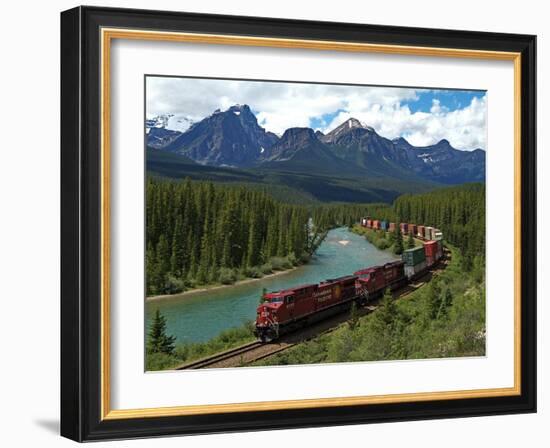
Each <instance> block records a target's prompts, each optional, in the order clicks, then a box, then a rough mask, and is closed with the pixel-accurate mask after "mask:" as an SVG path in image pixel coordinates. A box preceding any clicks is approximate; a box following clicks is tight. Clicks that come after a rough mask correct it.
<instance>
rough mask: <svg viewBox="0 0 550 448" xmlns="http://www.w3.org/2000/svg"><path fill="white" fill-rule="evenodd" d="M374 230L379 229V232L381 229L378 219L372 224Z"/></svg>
mask: <svg viewBox="0 0 550 448" xmlns="http://www.w3.org/2000/svg"><path fill="white" fill-rule="evenodd" d="M372 228H373V229H377V230H379V229H380V221H378V219H375V220H374V221H373V222H372Z"/></svg>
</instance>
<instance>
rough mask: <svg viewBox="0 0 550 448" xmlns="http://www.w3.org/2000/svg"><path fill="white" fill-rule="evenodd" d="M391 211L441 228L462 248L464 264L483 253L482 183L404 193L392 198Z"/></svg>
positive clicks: (444, 233)
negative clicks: (419, 192)
mask: <svg viewBox="0 0 550 448" xmlns="http://www.w3.org/2000/svg"><path fill="white" fill-rule="evenodd" d="M393 211H394V216H395V217H397V218H398V219H399V220H401V221H403V222H411V223H418V224H425V225H428V226H434V227H437V228H439V229H441V230H442V232H443V235H444V238H445V239H446V240H447V241H449V242H451V243H452V244H453V245H455V246H456V247H458V248H459V249H460V250H461V252H462V256H463V257H464V264H465V267H466V268H469V267H471V265H472V263H474V262H475V259H476V257H482V258H484V257H485V184H465V185H461V186H459V187H450V188H444V189H441V190H436V191H432V192H430V193H425V194H419V195H411V194H406V195H403V196H400V197H399V198H397V199H396V200H395V202H394V204H393ZM397 218H396V219H397Z"/></svg>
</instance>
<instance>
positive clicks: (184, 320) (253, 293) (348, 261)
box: [145, 227, 396, 343]
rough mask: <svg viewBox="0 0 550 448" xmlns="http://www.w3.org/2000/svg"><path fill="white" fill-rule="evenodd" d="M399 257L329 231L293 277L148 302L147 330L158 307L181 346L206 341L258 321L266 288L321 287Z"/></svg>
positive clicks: (344, 233) (358, 238) (346, 232)
mask: <svg viewBox="0 0 550 448" xmlns="http://www.w3.org/2000/svg"><path fill="white" fill-rule="evenodd" d="M395 259H396V257H395V256H394V255H392V254H390V253H389V252H384V251H381V250H378V249H377V248H376V247H374V246H373V245H372V244H370V243H369V242H368V241H366V240H365V238H364V237H361V236H359V235H356V234H354V233H352V232H350V231H349V230H348V229H347V228H344V227H340V228H337V229H333V230H331V231H330V232H329V233H328V235H327V237H326V239H325V240H324V241H323V243H322V244H321V245H320V246H319V248H318V249H317V252H316V253H315V255H314V256H313V257H312V258H311V260H310V262H309V263H308V264H305V265H303V266H300V267H298V268H297V269H295V270H293V271H289V272H288V273H284V274H281V275H278V276H275V277H271V278H266V279H260V280H257V281H254V282H250V283H246V284H241V285H233V286H228V287H226V288H220V289H217V290H212V291H204V292H200V293H196V294H193V295H179V296H178V295H174V296H171V297H168V298H162V299H157V300H154V301H150V302H147V303H146V305H145V306H146V308H145V311H146V316H147V328H149V324H150V320H151V318H152V316H153V314H154V312H155V311H156V309H157V308H158V309H160V312H161V313H162V314H163V315H164V316H165V317H166V321H167V333H168V334H171V335H174V336H175V337H176V342H177V343H181V342H202V341H207V340H209V339H211V338H213V337H215V336H217V335H218V334H219V333H220V332H222V331H223V330H226V329H228V328H231V327H237V326H240V325H242V324H243V323H244V322H245V321H247V320H253V319H255V317H256V306H257V305H258V302H259V299H260V295H261V294H262V290H263V288H266V289H267V291H275V290H279V289H284V288H289V287H292V286H295V285H300V284H306V283H318V282H320V281H321V280H325V279H327V278H334V277H339V276H342V275H347V274H352V273H353V272H354V271H357V270H358V269H362V268H365V267H369V266H375V265H378V264H383V263H386V262H388V261H392V260H395Z"/></svg>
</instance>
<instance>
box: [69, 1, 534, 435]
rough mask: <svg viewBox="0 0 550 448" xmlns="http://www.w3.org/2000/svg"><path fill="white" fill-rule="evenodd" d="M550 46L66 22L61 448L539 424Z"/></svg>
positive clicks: (92, 19)
mask: <svg viewBox="0 0 550 448" xmlns="http://www.w3.org/2000/svg"><path fill="white" fill-rule="evenodd" d="M535 43H536V38H535V36H529V35H515V34H496V33H482V32H472V31H449V30H436V29H418V28H403V27H392V26H372V25H360V24H349V23H328V22H310V21H293V20H280V19H267V18H252V17H232V16H216V15H203V14H189V13H175V12H161V11H142V10H123V9H109V8H95V7H79V8H75V9H72V10H69V11H65V12H63V13H62V14H61V61H62V65H61V83H62V84H61V105H62V116H61V130H62V141H61V170H62V191H61V199H62V216H61V222H62V228H61V232H62V233H61V235H62V248H61V249H62V262H61V270H62V297H61V302H62V307H61V309H62V329H61V349H62V365H61V368H62V369H61V370H62V377H61V386H62V387H61V409H62V416H61V433H62V435H64V436H66V437H69V438H71V439H74V440H78V441H89V440H100V439H117V438H132V437H148V436H159V435H176V434H195V433H208V432H228V431H245V430H258V429H264V430H267V429H276V428H295V427H308V426H327V425H338V424H354V423H369V422H386V421H398V420H412V419H431V418H444V417H461V416H477V415H495V414H506V413H522V412H535V411H536V219H535V217H536V211H535V206H536V193H535V185H536V181H535V132H536V129H535V124H536V120H535V103H536V98H535V91H536V83H535V81H536V80H535Z"/></svg>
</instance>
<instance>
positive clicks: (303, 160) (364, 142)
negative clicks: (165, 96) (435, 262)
mask: <svg viewBox="0 0 550 448" xmlns="http://www.w3.org/2000/svg"><path fill="white" fill-rule="evenodd" d="M165 123H166V120H162V119H161V120H158V119H157V120H147V121H146V132H147V135H146V140H147V147H148V148H147V149H148V159H151V160H152V163H153V162H154V161H155V160H156V161H159V160H162V166H163V167H164V169H163V170H161V172H160V173H159V174H161V175H168V176H169V177H174V174H175V172H174V169H173V167H171V168H170V170H169V171H170V173H171V174H167V173H166V168H167V167H168V162H166V161H167V160H169V157H165V156H162V154H160V153H171V154H173V156H174V157H172V158H171V159H170V160H172V162H175V161H176V160H178V163H177V165H178V166H180V167H187V168H186V169H183V168H181V170H183V171H186V170H188V168H189V166H190V165H200V166H204V167H210V168H208V169H207V170H206V171H209V172H215V171H216V169H217V168H222V169H224V170H223V171H222V172H223V173H227V172H228V170H227V169H233V170H240V171H241V172H242V171H243V170H244V171H248V172H249V173H251V172H254V173H255V174H259V175H262V174H263V175H268V176H270V178H273V176H274V174H276V173H279V174H281V173H285V174H286V175H287V176H286V177H287V179H290V177H292V178H295V177H296V176H299V177H300V178H301V179H302V180H303V178H304V177H311V176H314V177H323V178H325V180H326V178H330V179H333V180H334V179H347V181H346V183H347V184H349V180H350V179H355V180H356V181H357V182H358V183H362V184H363V185H367V184H370V185H374V184H373V182H375V183H376V186H377V188H378V187H381V189H382V190H384V189H388V190H391V191H394V192H395V193H396V194H397V193H400V192H408V191H409V190H411V191H413V190H414V191H416V190H418V189H419V188H420V189H430V188H435V187H437V186H441V185H442V184H447V185H448V184H461V183H465V182H484V181H485V151H483V150H482V149H475V150H473V151H460V150H457V149H455V148H453V147H452V145H451V144H450V143H449V142H448V141H447V140H441V141H439V142H438V143H436V144H434V145H430V146H423V147H417V146H414V145H412V144H410V143H409V142H408V141H407V140H406V139H404V138H398V139H394V140H390V139H387V138H385V137H383V136H381V135H379V134H378V133H377V132H376V130H375V129H374V128H372V127H370V126H367V125H364V124H363V123H361V122H360V121H359V120H357V119H355V118H350V119H348V120H347V121H345V122H344V123H342V124H341V125H340V126H338V127H336V128H335V129H333V130H332V131H330V132H328V133H327V134H323V133H322V132H320V131H314V130H313V129H311V128H301V127H295V128H290V129H287V130H286V131H285V132H284V133H283V135H281V136H278V135H276V134H274V133H272V132H268V131H266V130H265V129H264V128H263V127H261V126H260V125H259V124H258V121H257V119H256V116H255V115H254V113H253V112H252V111H251V109H250V107H249V106H248V105H234V106H231V107H230V108H228V109H227V110H225V111H220V110H216V111H215V112H214V113H213V114H212V115H210V116H208V117H206V118H204V119H203V120H201V121H198V122H196V123H192V124H191V125H190V127H189V128H188V129H187V130H185V131H184V132H180V131H176V130H170V129H166V127H165ZM177 156H180V158H179V159H178V158H177ZM159 166H160V165H156V168H157V169H158V168H159ZM149 168H150V167H149V166H148V169H149ZM151 168H154V167H153V166H151ZM194 170H198V168H197V167H195V168H194ZM181 175H183V172H182V173H181ZM289 176H290V177H289ZM175 177H181V176H175ZM290 180H292V179H290ZM413 185H414V187H413ZM408 186H410V188H409V187H408ZM394 187H396V188H394ZM336 200H339V199H336Z"/></svg>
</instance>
